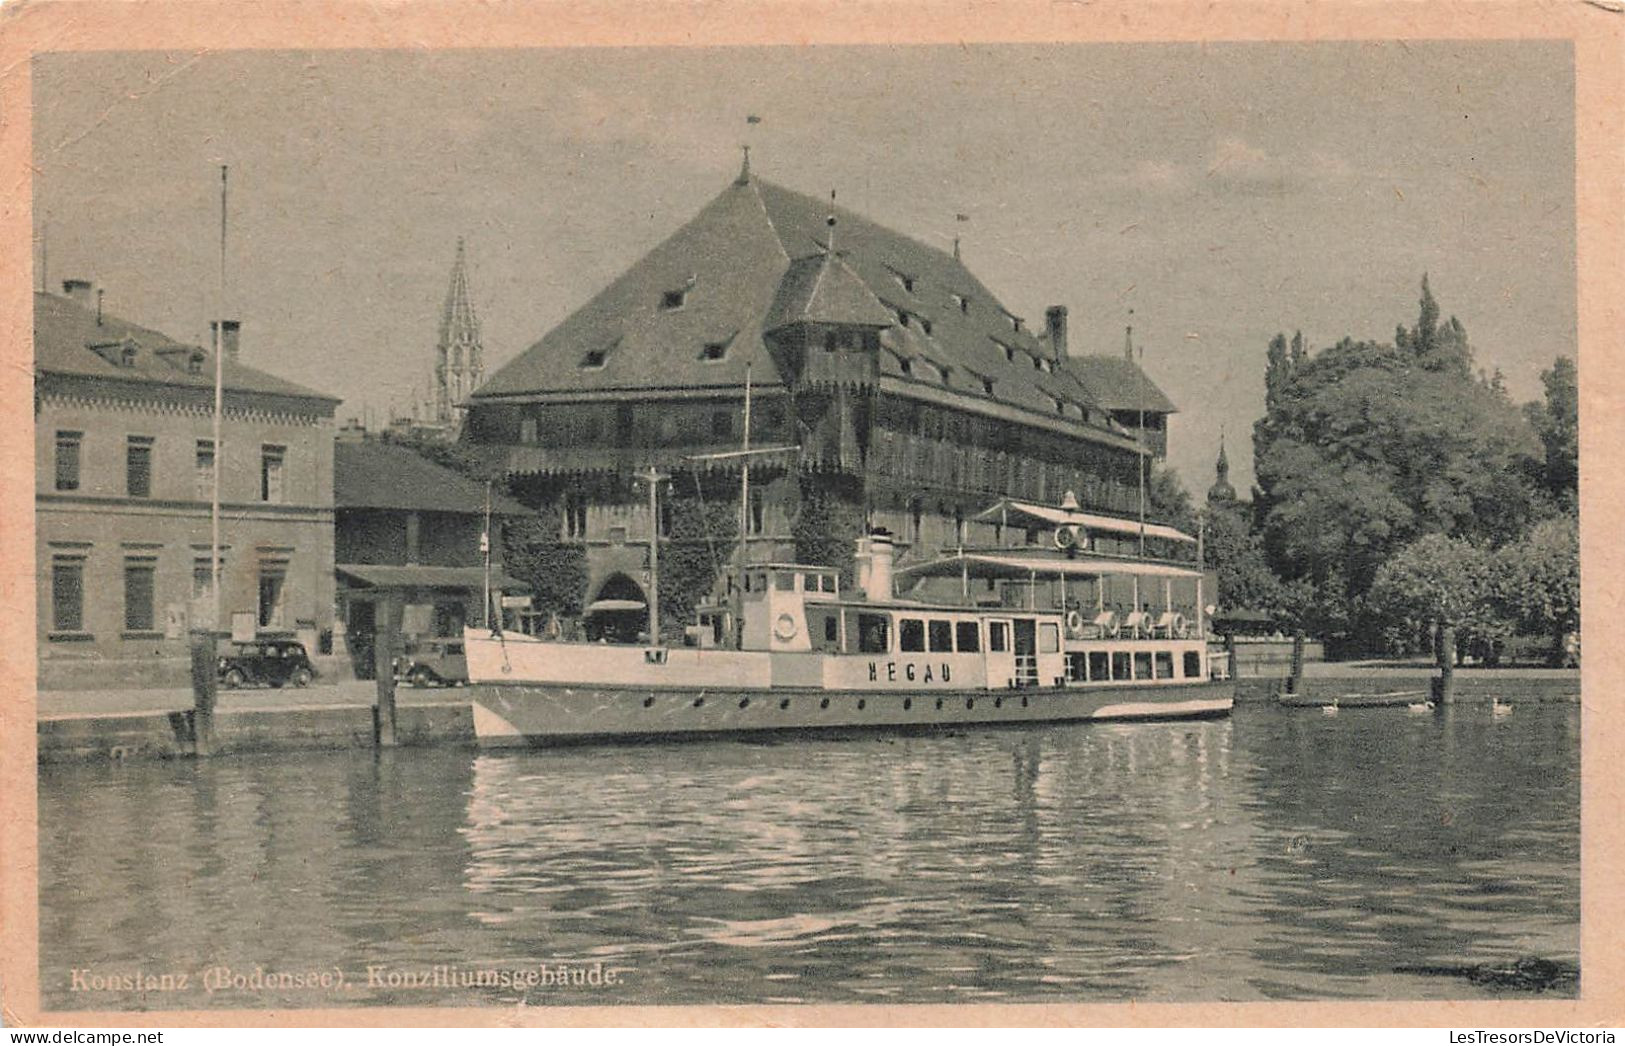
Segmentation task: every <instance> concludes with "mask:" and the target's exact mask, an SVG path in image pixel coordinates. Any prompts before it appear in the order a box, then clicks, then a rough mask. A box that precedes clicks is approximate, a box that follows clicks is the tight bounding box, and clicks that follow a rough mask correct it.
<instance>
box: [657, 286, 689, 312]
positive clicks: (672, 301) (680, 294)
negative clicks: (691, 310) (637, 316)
mask: <svg viewBox="0 0 1625 1046" xmlns="http://www.w3.org/2000/svg"><path fill="white" fill-rule="evenodd" d="M687 304H688V288H687V287H678V288H677V289H676V290H671V291H667V292H666V293H665V294H662V295H661V296H660V307H661V308H662V309H664V310H665V311H666V312H671V311H673V310H675V309H681V308H682V307H683V306H684V305H687Z"/></svg>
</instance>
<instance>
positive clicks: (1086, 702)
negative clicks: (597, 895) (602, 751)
mask: <svg viewBox="0 0 1625 1046" xmlns="http://www.w3.org/2000/svg"><path fill="white" fill-rule="evenodd" d="M469 696H470V699H471V701H472V704H473V714H474V730H475V734H476V736H477V737H478V740H479V744H480V746H481V747H485V748H513V747H521V748H522V747H532V746H543V745H556V744H581V743H595V742H615V741H628V740H655V739H684V738H702V737H714V736H718V735H739V734H769V735H773V734H786V735H787V734H794V733H797V732H803V733H805V732H813V733H817V732H829V731H842V732H844V731H851V730H886V731H922V730H937V729H943V728H947V727H965V726H996V725H1007V724H1023V723H1052V722H1068V721H1081V720H1090V721H1092V720H1125V719H1127V720H1145V719H1187V718H1202V717H1213V716H1224V715H1228V714H1229V713H1230V710H1231V707H1232V705H1233V704H1234V700H1235V684H1234V682H1232V681H1224V682H1204V683H1189V684H1180V685H1162V686H1133V685H1123V686H1100V687H1066V688H1024V689H1011V690H995V691H989V690H981V691H964V690H943V689H940V688H939V689H933V690H918V691H886V692H869V693H858V692H851V691H846V692H830V691H826V690H817V689H807V690H784V689H773V690H757V689H748V688H730V687H728V686H726V685H723V686H715V687H703V688H685V689H679V688H661V689H651V688H646V687H643V688H640V687H611V686H566V685H561V684H549V683H476V684H474V685H473V686H472V687H471V688H470V693H469Z"/></svg>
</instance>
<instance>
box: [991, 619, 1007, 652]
mask: <svg viewBox="0 0 1625 1046" xmlns="http://www.w3.org/2000/svg"><path fill="white" fill-rule="evenodd" d="M1009 635H1010V626H1009V624H1008V623H1007V622H1004V621H989V622H988V623H987V648H988V650H990V651H992V652H993V653H995V654H1002V653H1004V652H1005V650H1007V649H1009V646H1010V644H1009Z"/></svg>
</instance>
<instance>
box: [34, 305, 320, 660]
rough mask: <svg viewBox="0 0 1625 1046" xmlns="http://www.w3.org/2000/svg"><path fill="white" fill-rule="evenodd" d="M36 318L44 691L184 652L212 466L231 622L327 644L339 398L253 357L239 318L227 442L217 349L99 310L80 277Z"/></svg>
mask: <svg viewBox="0 0 1625 1046" xmlns="http://www.w3.org/2000/svg"><path fill="white" fill-rule="evenodd" d="M34 329H35V335H34V339H35V340H34V348H35V373H34V382H35V398H34V404H35V418H34V420H35V430H36V441H35V477H36V479H35V483H36V486H35V525H36V556H37V563H36V567H37V576H38V578H39V579H40V582H39V586H38V592H39V604H38V607H37V614H36V620H37V627H38V641H39V651H40V668H41V686H42V687H50V686H52V685H59V684H60V685H74V684H75V682H76V681H79V682H82V681H84V680H87V679H89V678H91V677H93V676H95V674H96V671H97V666H101V667H102V668H104V669H107V670H108V671H111V672H112V673H114V674H113V676H112V677H111V678H120V679H128V678H129V677H128V675H124V674H121V673H130V672H135V671H137V670H136V669H134V668H131V667H129V666H130V665H131V664H132V663H135V662H142V663H154V662H158V661H162V660H164V659H184V658H185V657H186V654H187V635H188V630H189V629H190V628H192V627H207V626H208V625H209V624H210V623H211V621H212V618H213V610H214V605H215V600H214V596H213V576H214V572H213V571H212V570H211V569H210V549H211V547H212V540H211V520H210V517H211V513H210V503H211V497H212V492H213V484H214V470H215V469H217V468H218V469H219V470H220V499H221V510H222V511H221V518H222V525H221V564H220V565H221V571H220V574H221V598H220V606H221V608H222V611H223V615H222V616H223V620H222V622H221V623H220V627H221V628H222V629H225V628H228V627H231V625H232V624H233V622H234V621H236V622H237V623H239V624H240V623H242V622H243V621H245V620H247V619H248V618H250V617H251V619H252V622H253V626H254V627H255V628H256V629H257V630H259V631H264V632H277V633H283V634H291V635H298V636H300V637H301V638H303V639H304V640H305V641H306V643H307V645H308V646H309V648H310V649H311V651H312V652H313V653H315V652H317V651H318V649H319V648H320V647H321V646H322V645H323V643H324V640H325V638H326V637H327V636H328V635H329V634H330V630H331V628H332V624H333V571H332V563H333V411H334V408H335V407H336V405H337V401H336V400H334V399H332V398H330V397H327V396H323V395H320V394H319V393H316V392H312V391H310V390H309V389H306V388H303V387H301V386H298V385H295V384H294V383H292V382H289V381H285V380H283V379H281V378H277V377H274V376H272V375H270V374H266V373H264V372H262V371H258V370H255V369H254V368H251V367H248V366H246V365H244V364H243V363H242V362H241V360H240V359H239V358H238V356H239V338H240V329H239V327H238V325H237V324H235V323H233V322H230V321H228V322H227V323H226V324H225V327H224V331H223V333H222V341H223V344H224V347H225V359H224V360H223V372H224V390H225V391H224V397H223V407H224V410H223V422H222V429H221V435H222V440H221V445H220V446H216V445H215V443H214V436H213V409H214V369H215V365H214V357H213V354H212V351H210V349H206V348H203V347H200V346H194V345H184V344H181V343H178V342H176V341H174V340H173V339H171V338H169V337H167V336H165V335H163V334H160V333H158V332H156V331H152V330H147V329H145V328H142V327H139V326H136V325H135V324H132V323H129V322H127V321H124V320H121V319H119V318H117V317H114V316H111V315H105V314H103V313H102V312H101V309H100V307H99V298H98V297H97V296H96V295H95V293H94V289H93V288H92V286H91V285H90V284H89V283H87V282H85V281H78V280H73V281H68V282H67V283H66V284H65V285H64V294H62V295H55V294H49V293H39V294H36V296H35V303H34ZM108 666H111V667H110V668H109V667H108ZM121 666H123V667H121Z"/></svg>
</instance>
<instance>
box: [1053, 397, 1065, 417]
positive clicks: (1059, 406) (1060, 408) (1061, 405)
mask: <svg viewBox="0 0 1625 1046" xmlns="http://www.w3.org/2000/svg"><path fill="white" fill-rule="evenodd" d="M1055 413H1057V414H1065V413H1066V400H1063V399H1057V400H1056V401H1055Z"/></svg>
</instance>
